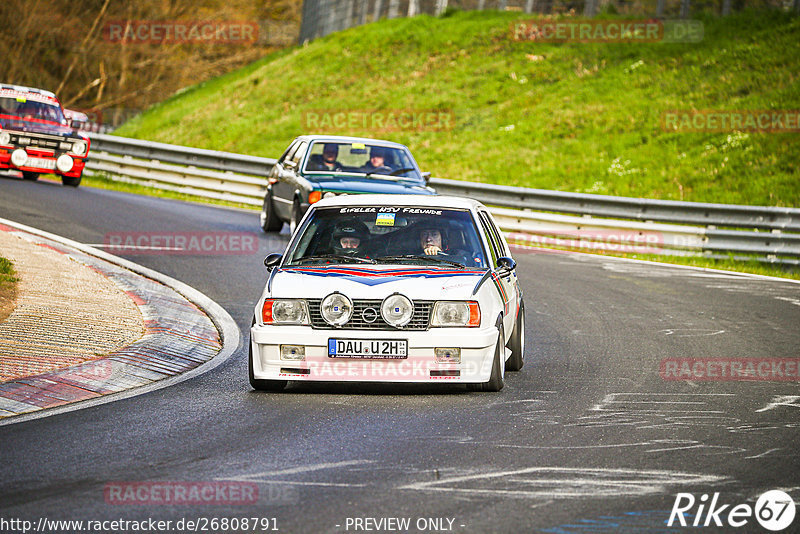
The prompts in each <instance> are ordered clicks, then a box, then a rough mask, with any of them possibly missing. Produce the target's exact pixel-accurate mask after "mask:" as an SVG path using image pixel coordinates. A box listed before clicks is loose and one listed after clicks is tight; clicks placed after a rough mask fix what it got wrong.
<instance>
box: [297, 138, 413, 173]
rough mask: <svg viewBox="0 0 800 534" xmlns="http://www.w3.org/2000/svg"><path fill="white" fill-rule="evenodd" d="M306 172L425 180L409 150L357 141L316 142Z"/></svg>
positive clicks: (312, 146) (309, 153) (307, 159)
mask: <svg viewBox="0 0 800 534" xmlns="http://www.w3.org/2000/svg"><path fill="white" fill-rule="evenodd" d="M305 172H311V173H314V172H325V173H331V172H344V173H359V174H370V175H382V176H395V177H399V178H411V179H415V180H421V179H422V177H421V176H420V174H419V172H418V171H417V166H416V164H415V163H414V160H413V159H412V157H411V154H409V152H408V150H406V149H404V148H399V147H393V146H382V145H377V144H374V145H373V144H369V143H358V142H352V143H341V142H325V141H317V142H315V143H314V144H313V145H311V149H310V150H309V151H308V157H307V158H306V166H305Z"/></svg>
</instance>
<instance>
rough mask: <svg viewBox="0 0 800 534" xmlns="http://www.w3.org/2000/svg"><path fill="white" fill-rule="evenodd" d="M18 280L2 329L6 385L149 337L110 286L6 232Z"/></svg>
mask: <svg viewBox="0 0 800 534" xmlns="http://www.w3.org/2000/svg"><path fill="white" fill-rule="evenodd" d="M0 250H2V251H3V256H4V257H5V258H7V259H9V260H11V261H12V262H13V263H14V269H15V270H16V272H17V275H16V276H17V278H19V282H18V286H17V291H18V293H17V302H16V307H15V308H14V310H13V312H12V313H11V315H10V316H9V317H8V318H7V319H6V320H5V321H3V322H2V323H0V382H5V381H7V380H12V379H15V378H21V377H25V376H30V375H38V374H42V373H45V372H49V371H54V370H56V369H61V368H63V367H69V366H73V365H77V364H79V363H84V362H87V361H89V360H95V359H98V358H101V357H104V356H105V355H107V354H109V353H111V352H113V351H115V350H117V349H120V348H122V347H124V346H126V345H129V344H131V343H133V342H134V341H136V340H138V339H139V338H141V337H142V336H143V335H144V333H145V327H144V319H143V318H142V314H141V312H140V311H139V308H138V306H136V304H135V303H134V301H133V300H132V299H131V297H130V296H128V295H127V294H126V293H125V292H124V291H122V289H121V288H120V287H118V286H117V285H116V284H114V283H113V282H112V281H111V280H109V279H108V278H106V277H105V276H103V275H101V274H100V273H98V272H96V271H94V270H93V269H91V268H87V266H86V265H82V264H80V263H78V262H77V261H75V260H73V259H72V258H71V257H70V256H67V255H65V254H62V253H59V252H57V251H55V250H53V249H52V248H49V247H48V246H46V245H42V244H36V243H32V242H30V241H28V240H26V239H24V238H23V236H22V235H20V234H19V233H16V232H8V231H0Z"/></svg>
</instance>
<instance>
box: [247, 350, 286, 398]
mask: <svg viewBox="0 0 800 534" xmlns="http://www.w3.org/2000/svg"><path fill="white" fill-rule="evenodd" d="M248 345H250V348H249V350H248V351H247V352H248V354H247V370H248V374H249V375H250V386H251V387H252V388H253V389H255V390H256V391H273V392H275V391H281V390H283V388H285V387H286V383H287V381H286V380H260V379H258V378H255V377H254V376H253V344H252V343H248Z"/></svg>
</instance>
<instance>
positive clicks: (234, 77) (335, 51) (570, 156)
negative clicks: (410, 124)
mask: <svg viewBox="0 0 800 534" xmlns="http://www.w3.org/2000/svg"><path fill="white" fill-rule="evenodd" d="M525 18H526V17H525V16H524V15H522V14H518V13H499V12H467V13H456V14H454V15H451V16H448V17H444V18H434V17H428V16H421V17H416V18H413V19H395V20H383V21H380V22H378V23H374V24H370V25H367V26H362V27H359V28H354V29H351V30H348V31H345V32H340V33H336V34H333V35H330V36H328V37H326V38H323V39H319V40H317V41H314V42H312V43H310V44H308V45H307V46H300V47H295V48H292V49H287V50H284V51H281V52H279V53H276V54H272V55H270V56H267V57H265V58H263V59H262V60H260V61H258V62H256V63H254V64H252V65H249V66H248V67H246V68H244V69H240V70H238V71H235V72H232V73H230V74H228V75H225V76H222V77H219V78H216V79H214V80H211V81H208V82H206V83H203V84H200V85H198V86H194V87H191V88H189V89H187V90H185V91H183V92H181V93H180V94H176V95H175V96H173V97H172V98H170V99H168V100H166V101H165V102H163V103H161V104H158V105H156V106H154V107H153V108H151V109H150V110H148V111H147V112H146V113H144V114H143V115H141V116H139V117H137V118H135V119H133V120H132V121H130V122H129V123H128V124H126V125H125V126H123V127H122V128H121V129H120V130H119V131H118V132H117V133H118V134H119V135H123V136H129V137H137V138H143V139H152V140H156V141H162V142H167V143H176V144H183V145H190V146H196V147H202V148H211V149H218V150H225V151H233V152H240V153H246V154H253V155H261V156H268V157H276V156H277V155H279V154H280V153H281V151H282V150H283V149H284V148H285V147H286V146H287V144H288V142H289V141H290V140H291V139H292V138H293V137H294V136H296V135H298V134H300V133H304V132H307V131H308V129H309V128H308V127H307V125H306V124H304V120H303V116H304V112H309V111H318V110H331V111H346V110H377V111H384V112H386V111H392V110H438V111H447V112H452V114H453V117H454V123H453V127H452V128H450V129H446V130H444V131H397V132H388V133H387V132H380V131H374V130H369V129H355V130H347V131H332V133H344V134H353V135H365V136H371V137H383V138H390V139H393V140H397V141H400V142H403V143H405V144H407V145H409V146H410V147H411V148H412V150H413V152H414V154H415V156H416V158H417V159H418V161H419V162H420V165H421V166H422V167H423V169H425V170H430V171H432V172H433V175H434V176H438V177H445V178H453V179H463V180H469V181H481V182H489V183H497V184H505V185H519V186H525V187H536V188H544V189H555V190H562V191H576V192H588V193H598V194H609V195H622V196H632V197H647V198H660V199H675V200H688V201H702V202H722V203H734V204H754V205H772V206H798V205H800V142H798V134H797V133H752V132H749V133H748V132H724V133H685V132H674V131H672V132H671V131H665V129H664V128H663V127H662V114H663V113H664V112H665V111H669V110H687V111H688V110H763V109H780V110H797V109H800V77H798V72H800V18H798V17H796V16H794V17H793V16H790V15H787V14H783V13H780V12H777V11H757V12H754V11H750V12H744V13H738V14H735V15H733V16H731V17H727V18H718V17H707V18H702V19H701V20H702V22H703V24H704V30H705V37H704V39H703V40H702V41H701V42H699V43H673V44H667V43H637V44H632V43H592V44H586V43H567V44H557V43H541V42H518V41H515V40H513V39H512V38H511V31H510V27H511V24H512V23H513V22H514V21H515V20H518V19H525ZM92 183H93V180H87V185H92Z"/></svg>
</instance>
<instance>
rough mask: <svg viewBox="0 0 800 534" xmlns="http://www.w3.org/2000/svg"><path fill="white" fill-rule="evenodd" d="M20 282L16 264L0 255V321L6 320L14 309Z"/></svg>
mask: <svg viewBox="0 0 800 534" xmlns="http://www.w3.org/2000/svg"><path fill="white" fill-rule="evenodd" d="M18 282H19V279H18V278H17V277H16V272H15V271H14V264H13V263H11V261H10V260H8V259H6V258H3V257H2V256H0V322H3V321H5V320H6V318H8V316H9V315H10V314H11V312H12V311H13V310H14V302H15V300H16V297H17V283H18Z"/></svg>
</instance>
